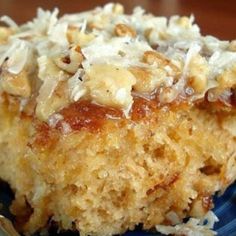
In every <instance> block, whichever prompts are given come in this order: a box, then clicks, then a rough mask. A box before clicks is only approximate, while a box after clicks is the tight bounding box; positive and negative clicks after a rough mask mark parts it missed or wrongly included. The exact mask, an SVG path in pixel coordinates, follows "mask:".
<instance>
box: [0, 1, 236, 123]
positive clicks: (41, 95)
mask: <svg viewBox="0 0 236 236" xmlns="http://www.w3.org/2000/svg"><path fill="white" fill-rule="evenodd" d="M58 13H59V11H58V9H55V10H54V11H53V12H49V11H44V10H42V9H39V10H38V13H37V17H36V18H35V19H33V20H32V21H30V22H28V23H26V24H23V25H17V24H16V23H15V22H14V21H13V20H11V19H10V18H9V17H7V16H3V17H1V21H3V22H4V23H5V24H7V25H8V27H1V29H0V66H1V70H2V74H1V75H0V76H1V80H0V91H5V92H7V93H9V94H12V95H15V96H20V97H22V98H24V97H30V96H34V97H35V96H36V97H37V108H36V115H37V116H38V118H40V119H42V120H47V119H48V117H49V116H50V115H52V114H53V113H54V112H56V111H58V110H60V109H62V108H63V107H65V106H66V105H68V104H70V103H73V102H74V101H78V100H83V99H86V100H87V99H89V100H91V101H92V102H94V103H96V104H99V105H102V106H108V107H113V108H119V109H122V110H123V111H125V112H126V114H128V113H129V110H130V108H131V106H132V102H133V97H132V96H133V94H134V93H135V96H140V97H146V98H147V97H150V95H152V94H154V93H157V94H158V96H156V97H158V102H159V103H171V102H173V101H174V100H175V99H177V98H178V97H184V98H185V99H188V100H189V101H191V102H193V101H195V100H197V99H199V98H203V97H205V94H206V93H208V92H209V90H210V93H209V94H211V97H214V99H215V100H217V99H222V97H223V100H224V97H225V96H224V94H227V91H229V90H230V89H231V88H235V86H236V80H235V79H234V78H235V65H236V52H235V50H234V49H235V47H234V46H235V42H234V41H232V42H228V41H220V40H218V39H217V38H214V37H212V36H202V35H201V34H200V29H199V27H198V26H197V25H196V24H194V17H193V16H190V17H179V16H172V17H171V18H170V19H169V20H168V19H167V18H165V17H155V16H153V15H152V14H147V13H145V11H144V10H143V9H142V8H140V7H137V8H135V9H134V10H133V13H132V14H131V15H126V14H124V13H123V7H122V6H121V5H120V4H112V3H109V4H107V5H105V6H104V7H98V8H95V9H94V10H92V11H88V12H82V13H78V14H70V15H64V16H62V17H61V18H58ZM33 80H35V81H33ZM62 84H63V85H62ZM59 88H60V89H59ZM58 90H60V93H59V94H60V95H59V96H58ZM209 101H212V100H211V99H209Z"/></svg>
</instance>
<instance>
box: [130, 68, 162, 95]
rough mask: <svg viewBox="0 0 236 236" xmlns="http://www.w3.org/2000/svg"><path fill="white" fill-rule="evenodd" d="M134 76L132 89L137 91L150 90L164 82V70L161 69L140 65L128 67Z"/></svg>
mask: <svg viewBox="0 0 236 236" xmlns="http://www.w3.org/2000/svg"><path fill="white" fill-rule="evenodd" d="M129 70H130V71H131V73H132V74H133V75H134V76H135V78H136V84H135V85H134V89H135V90H136V91H137V92H144V93H145V92H152V91H153V90H155V89H156V88H157V86H160V85H162V84H163V83H164V82H165V78H166V76H167V75H166V72H165V71H164V70H162V69H159V68H157V69H152V70H151V69H147V68H142V67H131V68H129Z"/></svg>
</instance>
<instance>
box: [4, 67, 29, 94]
mask: <svg viewBox="0 0 236 236" xmlns="http://www.w3.org/2000/svg"><path fill="white" fill-rule="evenodd" d="M0 86H1V87H2V89H3V90H4V91H5V92H7V93H9V94H12V95H16V96H21V97H25V98H27V97H30V95H31V85H30V80H29V74H28V72H27V71H26V70H25V69H23V70H22V71H21V72H20V73H19V74H17V75H15V74H11V73H10V72H8V71H7V68H5V66H3V68H2V72H1V80H0Z"/></svg>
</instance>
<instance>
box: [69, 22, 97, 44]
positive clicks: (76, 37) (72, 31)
mask: <svg viewBox="0 0 236 236" xmlns="http://www.w3.org/2000/svg"><path fill="white" fill-rule="evenodd" d="M67 39H68V41H69V43H70V44H75V45H80V46H81V47H83V46H86V45H87V44H88V43H89V42H90V41H92V40H93V39H94V35H93V34H92V33H84V32H82V31H80V29H78V28H77V27H71V26H70V27H69V28H68V30H67Z"/></svg>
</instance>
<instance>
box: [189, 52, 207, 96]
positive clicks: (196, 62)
mask: <svg viewBox="0 0 236 236" xmlns="http://www.w3.org/2000/svg"><path fill="white" fill-rule="evenodd" d="M209 71H210V70H209V66H208V64H207V61H206V59H205V58H203V57H202V56H200V55H199V54H197V55H196V56H194V57H193V58H192V59H191V61H190V63H189V73H188V84H189V86H190V87H192V88H193V89H194V91H195V92H196V93H201V92H203V91H204V90H205V89H206V87H207V79H208V75H209Z"/></svg>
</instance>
